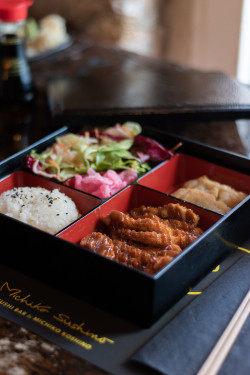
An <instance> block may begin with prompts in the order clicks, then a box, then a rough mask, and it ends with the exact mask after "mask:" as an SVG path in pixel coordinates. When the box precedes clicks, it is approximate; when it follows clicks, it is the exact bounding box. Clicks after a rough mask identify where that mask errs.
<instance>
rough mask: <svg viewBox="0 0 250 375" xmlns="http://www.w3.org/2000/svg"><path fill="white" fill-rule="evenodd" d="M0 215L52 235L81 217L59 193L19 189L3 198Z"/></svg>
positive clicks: (5, 193) (2, 195)
mask: <svg viewBox="0 0 250 375" xmlns="http://www.w3.org/2000/svg"><path fill="white" fill-rule="evenodd" d="M0 212H1V213H3V214H5V215H8V216H10V217H13V218H15V219H18V220H20V221H22V222H24V223H27V224H30V225H32V226H34V227H36V228H39V229H42V230H44V231H46V232H49V233H51V234H55V233H57V232H59V231H60V230H61V229H63V228H64V227H66V226H67V225H69V224H70V223H72V222H73V221H74V220H76V219H77V218H78V217H79V216H80V215H79V212H78V210H77V208H76V205H75V203H74V202H73V201H72V199H71V198H69V197H68V196H67V195H65V194H64V193H61V192H60V191H59V190H58V189H54V190H52V191H50V190H47V189H44V188H41V187H36V188H35V187H19V188H14V189H11V190H8V191H5V192H4V193H2V194H1V195H0Z"/></svg>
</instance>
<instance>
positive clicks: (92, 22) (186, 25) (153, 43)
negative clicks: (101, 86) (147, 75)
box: [30, 0, 243, 76]
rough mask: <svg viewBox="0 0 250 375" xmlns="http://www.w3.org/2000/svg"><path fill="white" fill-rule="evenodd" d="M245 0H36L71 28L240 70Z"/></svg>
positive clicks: (40, 11) (168, 57) (187, 61)
mask: <svg viewBox="0 0 250 375" xmlns="http://www.w3.org/2000/svg"><path fill="white" fill-rule="evenodd" d="M242 2H243V0H94V1H93V0H53V1H51V0H42V1H41V0H40V1H38V0H35V3H34V5H33V6H32V7H31V8H30V15H31V16H34V17H35V18H37V19H40V18H41V17H43V16H44V15H46V14H48V13H58V14H60V15H62V16H63V17H64V18H65V19H66V20H67V25H68V28H69V29H73V30H78V31H81V32H83V33H84V34H85V35H86V37H87V38H91V39H93V40H95V41H98V42H108V43H112V44H114V45H118V46H119V47H121V48H125V49H128V50H131V51H134V52H137V53H141V54H145V55H148V56H152V57H157V58H160V59H162V60H163V61H170V62H176V63H179V64H182V65H186V66H190V67H194V68H198V69H203V70H219V71H223V72H225V73H227V74H229V75H232V76H235V75H236V73H237V64H238V53H239V38H240V25H241V11H242Z"/></svg>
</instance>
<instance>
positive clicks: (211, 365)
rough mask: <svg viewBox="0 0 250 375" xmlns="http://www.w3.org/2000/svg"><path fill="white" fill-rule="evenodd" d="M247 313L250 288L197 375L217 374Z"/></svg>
mask: <svg viewBox="0 0 250 375" xmlns="http://www.w3.org/2000/svg"><path fill="white" fill-rule="evenodd" d="M249 314H250V290H249V291H248V293H247V295H246V296H245V298H244V299H243V301H242V303H241V304H240V306H239V307H238V309H237V311H236V313H235V314H234V316H233V317H232V319H231V321H230V322H229V324H228V326H227V327H226V329H225V331H224V332H223V334H222V336H221V337H220V339H219V341H218V342H217V343H216V345H215V346H214V348H213V350H212V351H211V353H210V354H209V356H208V358H207V359H206V361H205V362H204V364H203V366H202V367H201V369H200V370H199V372H198V374H197V375H215V374H217V372H218V371H219V369H220V367H221V365H222V363H223V361H224V360H225V358H226V356H227V354H228V353H229V351H230V349H231V347H232V345H233V343H234V341H235V340H236V338H237V336H238V334H239V332H240V330H241V328H242V326H243V324H244V322H245V321H246V319H247V317H248V315H249Z"/></svg>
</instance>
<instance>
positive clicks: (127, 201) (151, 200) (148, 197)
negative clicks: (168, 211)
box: [58, 185, 222, 244]
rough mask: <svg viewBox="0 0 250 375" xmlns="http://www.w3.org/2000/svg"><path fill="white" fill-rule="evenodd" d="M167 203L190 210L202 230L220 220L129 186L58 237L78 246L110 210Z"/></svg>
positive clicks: (169, 198)
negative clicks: (198, 218)
mask: <svg viewBox="0 0 250 375" xmlns="http://www.w3.org/2000/svg"><path fill="white" fill-rule="evenodd" d="M168 203H180V204H181V205H183V206H185V207H187V208H191V209H192V210H193V211H194V212H195V213H197V214H198V215H199V216H200V222H199V226H200V227H201V228H202V229H203V230H207V229H208V228H210V227H211V226H212V225H213V224H215V223H216V222H217V221H218V220H219V219H221V218H222V216H221V215H219V214H216V213H214V212H212V211H209V210H206V209H203V208H201V207H198V206H195V205H192V204H189V203H186V202H185V203H184V202H181V201H179V200H178V199H176V198H174V197H171V196H168V195H166V194H162V193H160V192H158V191H155V190H152V189H148V188H146V187H144V186H139V185H131V186H129V187H127V188H126V189H125V190H123V191H121V192H120V193H118V194H117V195H115V196H114V197H113V198H111V199H110V200H108V201H106V202H105V203H103V204H102V205H101V206H99V207H98V208H97V209H95V210H93V211H92V212H91V213H90V214H88V215H87V216H85V217H83V218H82V219H80V220H79V221H77V222H76V223H74V224H72V225H71V226H70V227H68V228H67V229H65V230H64V231H62V232H61V233H59V234H58V237H60V238H63V239H65V240H67V241H70V242H73V243H75V244H78V243H79V242H80V240H81V239H82V238H83V237H85V236H86V235H88V234H90V233H92V232H94V231H96V230H98V225H99V223H100V219H101V218H103V217H105V216H107V215H108V214H109V213H110V212H111V211H112V210H119V211H122V212H128V211H130V210H131V209H132V208H136V207H139V206H141V205H145V206H155V207H156V206H162V205H164V204H168Z"/></svg>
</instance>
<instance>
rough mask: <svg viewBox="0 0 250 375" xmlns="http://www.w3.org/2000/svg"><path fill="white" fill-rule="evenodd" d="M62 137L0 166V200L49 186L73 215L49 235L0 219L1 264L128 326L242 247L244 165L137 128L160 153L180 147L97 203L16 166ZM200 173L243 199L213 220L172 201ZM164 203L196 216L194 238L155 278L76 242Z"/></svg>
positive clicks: (148, 317) (249, 190)
mask: <svg viewBox="0 0 250 375" xmlns="http://www.w3.org/2000/svg"><path fill="white" fill-rule="evenodd" d="M70 131H71V129H70V127H63V128H61V129H59V130H57V131H56V132H54V133H52V134H50V135H49V136H47V137H46V138H44V139H42V140H40V141H38V142H36V143H35V144H33V145H31V146H30V147H28V148H26V149H25V150H23V151H22V152H20V153H18V154H15V155H13V156H12V157H10V158H8V159H6V160H4V161H3V162H1V163H0V178H1V179H0V194H1V193H2V192H4V191H6V190H9V189H13V188H18V187H22V186H32V187H36V186H41V187H42V188H45V189H53V188H56V189H58V190H59V191H60V192H62V193H64V194H66V195H67V196H68V197H70V198H71V199H72V200H73V201H74V202H75V204H76V206H77V208H78V210H79V216H78V217H77V219H75V220H73V221H72V222H71V223H70V224H67V225H65V227H63V228H62V229H60V230H59V231H58V232H56V233H55V234H51V233H47V232H46V231H43V230H41V229H38V228H35V227H33V226H31V225H28V224H26V223H23V222H21V221H19V220H16V219H14V218H12V217H8V216H6V215H4V214H0V222H1V233H2V243H3V244H5V243H6V244H7V245H2V256H1V262H2V264H4V265H7V266H8V267H10V268H14V269H16V270H18V271H20V272H22V273H24V274H27V275H30V276H31V277H34V278H36V279H38V280H40V281H41V282H43V283H46V284H48V285H50V286H52V287H54V288H57V289H60V290H63V291H65V292H67V293H69V294H71V295H72V296H74V297H76V298H79V299H83V300H85V301H87V302H89V303H92V304H93V305H95V306H97V307H99V308H101V309H104V310H106V311H109V312H111V313H113V314H116V315H118V316H120V317H122V318H124V319H127V320H129V321H132V322H134V323H135V324H139V325H140V326H145V327H146V326H150V325H151V324H153V323H154V322H155V321H156V320H157V319H159V318H160V317H161V316H162V315H163V314H164V313H165V312H166V311H167V310H168V309H170V308H171V307H172V306H173V305H174V304H175V303H176V302H177V301H178V300H179V299H181V298H182V297H183V296H184V295H185V294H186V293H188V291H189V290H190V289H192V288H193V287H194V286H195V284H196V283H197V282H199V281H200V280H201V279H202V278H203V277H204V276H205V275H206V274H208V273H209V272H210V271H211V270H212V269H213V267H215V266H217V265H218V262H220V261H221V260H223V259H224V258H226V257H227V256H228V255H230V254H231V253H232V252H235V251H236V248H237V247H244V246H245V244H246V243H247V242H248V241H249V222H248V216H249V209H250V196H249V194H250V173H249V172H250V162H249V159H247V158H244V157H241V156H239V155H235V154H232V153H229V152H225V151H223V150H220V149H216V148H212V147H209V146H206V145H204V144H201V143H197V142H192V141H190V140H187V139H183V138H179V137H174V136H172V135H169V134H167V133H166V132H164V131H160V130H157V129H151V128H150V127H149V126H147V127H143V134H144V135H146V136H148V137H152V138H154V139H155V140H157V141H159V142H161V144H164V146H166V147H167V148H169V149H171V148H173V147H174V146H175V145H176V144H178V143H180V142H181V144H182V146H181V148H180V149H179V150H177V151H176V152H175V153H174V155H173V156H172V157H171V158H169V159H167V160H165V161H162V162H159V163H158V164H157V165H154V166H153V167H152V169H151V170H149V171H147V172H145V173H143V174H142V175H140V176H138V178H136V179H135V180H134V181H132V182H131V183H129V184H127V185H126V186H125V187H123V188H121V189H120V190H119V191H117V192H116V193H114V194H113V195H112V196H111V197H108V198H100V197H98V196H95V195H93V194H91V193H87V192H83V191H80V190H78V189H76V188H75V187H74V186H72V184H71V183H70V182H69V181H70V180H67V181H65V182H60V181H55V180H54V179H49V178H47V177H44V176H37V175H36V174H34V173H32V172H31V171H27V170H26V168H25V167H24V164H23V161H24V159H25V157H26V155H27V154H29V153H30V152H31V150H33V149H36V150H38V151H39V152H40V151H42V150H44V149H45V148H46V147H47V146H48V145H50V144H52V143H53V142H54V141H55V138H56V137H57V136H60V135H62V134H66V133H68V132H70ZM74 131H75V129H74ZM202 175H207V176H208V177H209V178H211V179H215V180H216V181H218V182H220V183H221V184H228V185H230V186H231V187H232V188H234V189H237V190H240V191H243V192H244V193H245V194H246V197H245V198H244V199H243V200H242V201H241V202H240V203H238V204H237V205H236V206H235V207H234V208H232V209H230V211H229V212H227V213H226V214H221V213H218V212H215V211H214V210H211V209H208V208H204V207H202V206H200V205H198V204H195V203H191V202H189V201H188V200H185V199H181V198H177V197H175V196H174V194H173V193H174V191H176V190H177V189H178V188H180V187H181V186H182V184H183V183H185V181H187V180H190V179H194V178H198V177H199V176H202ZM168 205H170V206H171V205H172V206H174V207H177V205H178V207H179V206H181V207H182V209H183V210H184V211H185V212H189V211H190V210H191V211H192V212H194V214H195V215H198V217H199V227H200V228H202V232H201V234H200V235H199V236H198V238H197V239H195V240H194V241H191V242H187V246H185V247H184V249H183V250H182V251H181V252H180V253H178V255H177V256H175V257H173V259H172V260H171V261H169V262H168V263H164V265H163V266H162V267H161V268H159V269H157V271H156V272H155V273H153V272H152V273H148V272H144V271H143V270H142V269H139V268H136V267H133V266H131V264H130V263H128V264H126V263H123V262H121V261H117V259H113V258H109V257H106V256H104V255H103V254H102V253H98V252H94V251H92V250H91V249H90V248H88V247H86V246H85V245H81V244H80V243H81V241H82V240H83V239H84V238H86V237H87V236H89V235H91V234H92V233H95V232H99V230H100V229H99V226H100V223H102V220H103V218H107V217H109V215H110V214H111V213H112V212H113V211H116V212H119V213H121V214H125V213H128V212H131V211H133V210H136V209H137V208H138V207H142V206H144V207H150V208H151V207H153V210H155V208H159V207H167V206H168ZM172 206H171V207H172ZM154 212H155V211H154ZM115 220H118V219H115ZM143 223H144V222H143ZM151 224H152V222H150V225H151ZM130 225H131V223H130V222H129V223H128V227H127V228H125V231H127V232H128V231H129V233H130V234H131V233H132V232H131V231H133V230H134V229H135V228H134V227H131V226H130ZM157 225H158V224H157ZM145 231H148V229H145ZM127 232H126V233H127ZM134 232H136V231H134ZM137 233H138V232H137ZM137 233H133V235H135V236H136V235H137ZM140 236H141V234H140ZM154 236H155V237H154ZM146 237H147V238H146ZM145 238H146V239H145ZM154 238H157V240H158V239H159V238H160V240H159V241H162V238H163V237H160V236H159V234H158V233H155V232H153V233H150V234H149V235H148V236H147V235H145V234H143V241H144V240H145V243H146V244H147V246H148V244H149V243H150V244H152V243H153V241H154ZM136 240H137V237H136ZM138 241H140V240H138ZM148 241H149V242H148ZM83 243H84V242H83ZM128 246H130V244H129V245H128Z"/></svg>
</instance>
